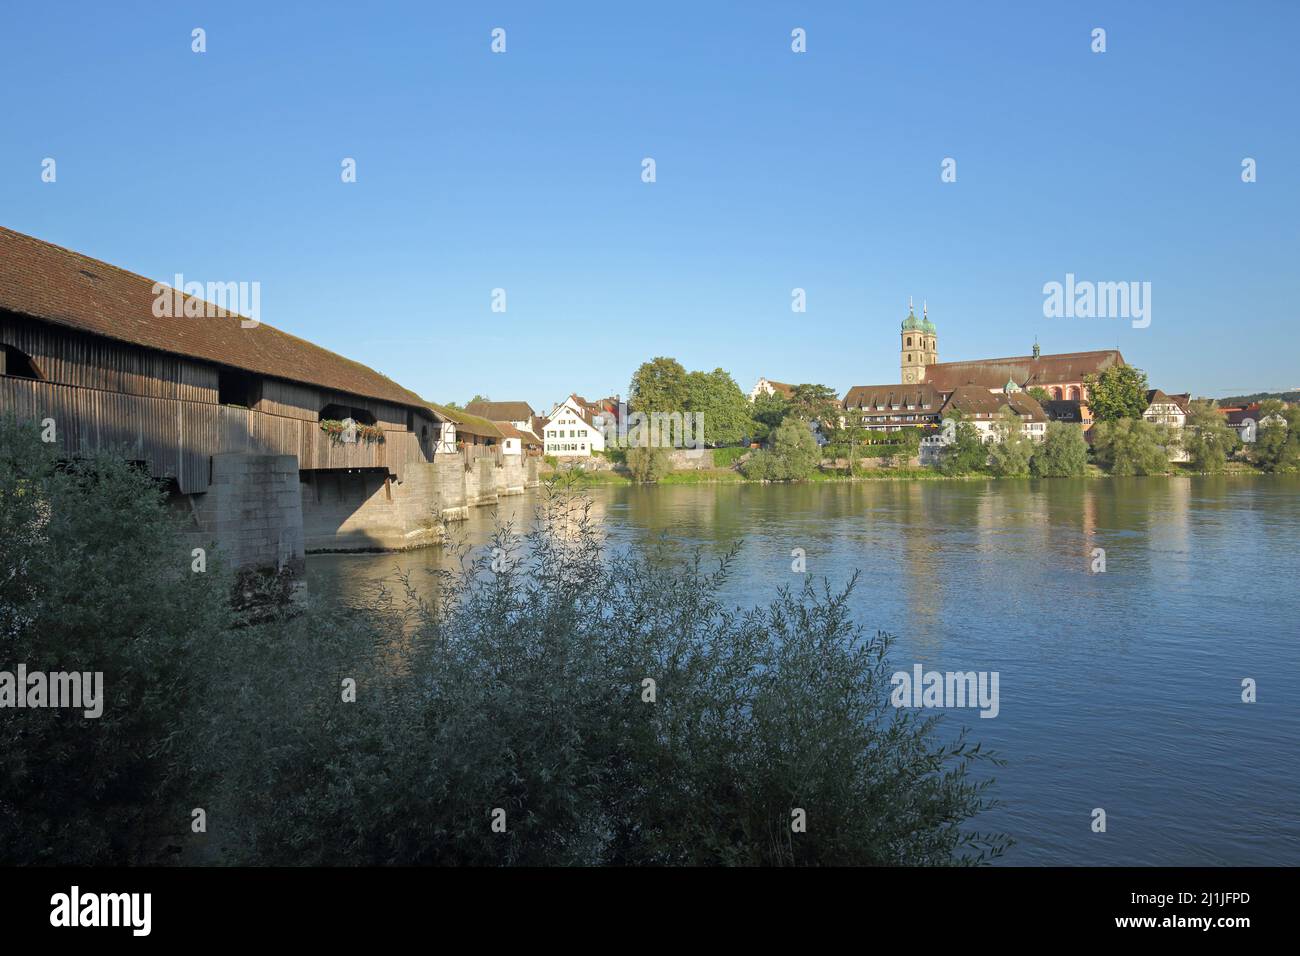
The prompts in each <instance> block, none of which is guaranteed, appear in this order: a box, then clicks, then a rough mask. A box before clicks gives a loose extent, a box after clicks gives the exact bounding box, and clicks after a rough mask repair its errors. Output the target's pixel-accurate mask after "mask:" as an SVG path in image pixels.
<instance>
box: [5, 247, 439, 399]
mask: <svg viewBox="0 0 1300 956" xmlns="http://www.w3.org/2000/svg"><path fill="white" fill-rule="evenodd" d="M154 286H155V282H154V281H153V280H151V279H146V278H145V277H144V276H140V275H136V274H135V273H133V272H127V271H126V270H125V269H119V268H118V267H117V266H112V265H109V264H108V263H106V262H101V261H99V260H98V259H92V258H90V257H89V256H83V255H81V254H80V253H77V252H73V251H71V250H70V249H65V248H63V247H62V246H56V245H54V244H53V243H49V242H43V241H42V240H40V239H36V238H33V237H32V236H28V235H24V234H23V233H21V232H14V231H13V230H12V229H6V228H4V227H3V226H0V309H3V310H8V311H10V312H14V313H17V314H19V315H24V316H28V317H30V318H33V319H39V320H41V321H44V322H49V323H52V324H54V325H62V326H66V327H67V328H71V329H77V330H79V331H81V332H89V333H92V334H94V335H102V336H105V337H107V338H110V339H115V340H117V341H119V342H127V343H129V344H131V345H138V346H141V347H143V348H149V349H155V350H157V351H160V352H168V353H171V354H173V355H181V356H184V357H186V358H191V359H200V360H203V361H206V362H212V363H215V364H218V365H225V366H227V367H231V368H237V369H243V370H245V371H249V372H255V373H258V374H261V375H267V376H271V377H273V378H281V379H287V380H289V381H293V382H301V383H303V384H306V385H314V386H317V387H319V388H327V389H331V390H333V391H338V392H347V393H350V394H353V395H360V396H362V397H365V398H374V399H379V400H381V401H387V402H394V403H396V404H399V405H415V406H419V407H424V404H425V403H424V402H423V401H421V399H420V397H419V396H418V395H416V394H415V393H414V392H410V391H407V390H406V389H404V388H402V386H400V385H398V384H397V383H396V382H394V381H393V380H392V379H390V378H387V377H386V376H384V375H381V374H379V373H378V372H376V371H375V370H374V369H372V368H368V367H366V366H365V365H362V364H361V363H360V362H354V361H352V360H351V359H346V358H344V357H343V356H341V355H336V354H335V353H333V352H330V351H329V350H327V349H323V348H321V347H320V346H319V345H313V344H312V343H311V342H308V341H306V340H304V339H300V338H298V337H297V336H294V335H290V334H289V333H288V332H281V331H280V330H279V329H276V328H272V327H271V326H269V325H267V324H266V323H265V322H262V323H260V324H258V325H257V326H255V327H253V328H242V327H241V324H240V322H241V320H240V317H239V316H238V315H235V314H233V313H228V312H225V311H224V310H221V309H219V308H217V307H216V306H215V305H208V306H207V307H206V308H205V310H204V311H205V315H207V314H210V313H213V312H215V313H216V317H214V318H206V317H205V318H186V317H184V316H181V317H177V318H157V317H155V316H154V314H153V307H154V301H155V299H156V298H157V297H156V296H155V294H154V292H153V288H154ZM188 298H189V297H187V296H182V299H188Z"/></svg>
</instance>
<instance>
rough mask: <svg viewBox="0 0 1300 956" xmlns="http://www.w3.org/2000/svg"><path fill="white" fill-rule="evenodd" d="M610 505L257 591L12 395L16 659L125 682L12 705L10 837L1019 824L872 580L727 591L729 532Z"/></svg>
mask: <svg viewBox="0 0 1300 956" xmlns="http://www.w3.org/2000/svg"><path fill="white" fill-rule="evenodd" d="M590 507H591V501H590V499H589V498H587V497H586V496H584V495H583V494H582V493H581V490H580V489H578V490H575V489H573V488H571V487H566V486H565V485H564V483H558V484H556V485H553V486H548V487H547V488H546V490H545V491H544V493H543V494H542V496H541V500H540V502H539V505H538V509H537V512H536V515H535V518H534V520H533V522H532V523H531V524H530V525H529V527H528V528H526V529H522V531H516V530H514V529H511V528H499V529H498V530H497V532H496V534H495V536H494V538H493V540H492V541H491V542H490V543H489V545H488V546H487V547H485V548H482V549H479V550H478V551H477V552H469V551H467V550H465V549H453V554H454V556H455V557H456V558H458V560H456V561H453V562H451V565H452V567H453V568H454V570H443V571H439V572H436V573H434V580H432V581H427V580H420V581H416V580H412V579H411V578H409V577H405V578H400V579H398V581H397V582H396V584H395V585H394V586H391V587H389V588H381V589H379V590H377V591H376V592H375V593H374V594H373V595H372V596H371V597H370V598H369V599H368V600H366V601H364V602H363V603H361V604H360V605H358V606H350V607H346V608H345V607H341V606H338V605H337V604H335V603H334V602H333V601H332V600H331V598H330V596H320V595H317V596H316V597H315V599H314V600H313V601H311V602H309V604H308V606H307V607H306V608H305V609H291V608H288V607H285V608H279V609H274V610H273V611H272V612H270V613H266V612H263V613H261V614H259V615H258V616H257V617H256V618H253V619H249V618H244V617H241V615H240V613H239V612H237V611H236V610H234V609H233V602H232V600H231V598H232V590H233V589H234V585H235V582H234V580H233V576H232V575H230V574H229V573H227V571H226V570H224V569H223V568H222V567H221V566H220V562H219V561H218V560H217V559H216V555H209V559H208V562H207V566H206V570H202V571H199V570H197V569H196V568H195V566H194V564H193V563H192V559H191V552H190V550H189V546H188V545H187V544H183V543H182V538H181V537H180V533H181V527H182V522H183V517H181V516H177V515H176V514H174V513H173V512H172V511H171V510H170V509H169V507H168V505H167V501H166V496H165V494H164V492H163V490H162V489H161V488H160V487H159V486H158V485H157V484H156V483H155V482H153V481H152V480H151V479H150V478H149V477H148V476H146V475H145V474H143V473H142V472H140V471H138V470H137V469H135V468H134V467H132V466H131V465H130V464H128V463H126V462H124V461H121V460H118V459H114V458H110V457H96V458H94V459H91V460H86V461H77V462H72V463H69V462H60V461H58V460H56V458H55V451H54V447H53V446H52V445H47V444H44V443H42V442H41V441H40V439H39V436H38V434H37V432H36V430H35V429H34V428H30V427H27V426H20V425H17V424H15V423H14V422H13V421H12V420H9V421H0V631H2V632H3V635H4V637H5V640H6V649H7V654H6V659H7V663H9V664H11V665H12V664H16V663H17V662H23V663H25V664H26V666H27V668H28V670H29V671H35V670H42V669H43V670H47V671H74V670H76V671H86V672H102V674H103V688H104V693H103V703H104V705H103V712H102V715H101V716H99V717H98V718H87V717H85V716H83V714H82V713H81V712H80V711H77V712H72V711H69V710H56V709H47V710H33V709H18V708H16V707H12V706H6V707H0V752H2V753H3V754H4V757H5V772H4V773H3V774H0V862H2V863H4V864H6V865H19V864H72V865H85V864H97V865H104V864H127V865H130V864H158V863H167V862H174V863H182V864H254V865H272V864H279V865H313V864H318V865H357V864H381V865H382V864H434V865H439V864H441V865H489V866H496V865H510V864H519V865H554V864H609V865H636V864H686V865H694V864H700V865H812V864H822V865H834V864H845V865H874V864H885V865H889V864H913V865H914V864H938V865H951V864H974V863H981V862H985V861H988V860H990V859H992V858H994V857H997V856H1000V855H1001V854H1002V853H1003V852H1004V850H1005V849H1006V848H1007V847H1008V846H1009V844H1010V840H1009V839H1008V838H1007V837H1006V836H1005V835H1003V834H998V833H984V832H980V831H978V830H975V829H973V828H971V827H970V825H969V824H970V821H971V819H972V817H974V816H975V815H976V814H978V813H980V812H981V811H983V810H985V809H987V808H989V807H990V806H993V805H994V801H993V797H992V787H993V781H992V779H991V778H989V777H988V775H987V772H986V771H985V769H984V768H983V767H980V768H979V770H980V772H979V773H974V772H973V771H974V770H975V769H976V767H977V765H979V764H982V763H983V762H985V761H991V762H992V763H994V764H996V763H997V762H998V761H997V760H996V758H993V757H992V756H991V755H990V754H989V753H988V752H987V751H984V750H982V749H981V748H980V746H979V745H978V744H974V743H971V742H968V740H967V739H966V737H965V735H964V733H958V734H955V735H954V736H948V735H946V734H945V733H944V730H945V728H946V726H947V725H946V724H944V723H943V722H942V718H939V717H935V716H931V715H929V714H926V715H925V716H922V714H923V713H924V712H922V711H917V710H910V709H896V708H895V707H893V706H892V704H891V702H890V692H891V685H890V675H891V673H892V668H891V667H890V666H889V660H888V653H889V650H890V646H891V638H890V637H889V636H888V635H886V634H883V633H878V632H875V631H870V630H867V629H866V628H865V627H864V626H863V625H862V624H861V623H859V622H857V621H855V620H853V618H852V616H851V614H850V611H849V604H850V595H851V594H852V592H853V589H854V587H855V586H856V576H854V577H851V578H850V579H849V580H848V581H847V583H846V584H844V585H843V586H842V587H836V586H832V585H831V584H830V583H829V582H822V583H815V582H814V581H813V580H812V579H811V578H808V579H806V580H805V583H803V584H802V586H801V587H799V588H782V589H779V590H778V589H775V588H774V590H773V594H772V597H771V600H770V602H769V603H768V604H766V605H765V606H758V607H753V608H750V609H736V608H732V607H729V606H726V605H724V604H723V603H722V602H721V600H720V599H719V593H720V588H721V587H722V585H723V584H724V583H725V582H726V580H727V577H728V575H729V574H730V573H731V569H732V567H733V563H734V559H735V554H736V552H735V551H733V552H732V553H731V554H729V555H728V556H726V557H725V558H723V559H722V560H720V561H714V562H710V563H707V564H706V563H705V562H704V561H703V560H702V559H701V558H700V556H699V555H696V556H695V557H693V558H688V559H686V560H683V559H682V558H681V556H680V555H679V554H676V553H674V552H673V551H672V549H671V547H670V543H668V542H663V543H662V544H660V545H658V546H655V547H650V548H645V549H632V550H629V551H626V552H620V553H618V554H611V553H607V552H605V551H604V550H603V545H602V540H603V539H602V536H601V534H600V529H599V528H598V527H596V526H595V525H594V524H593V520H592V518H591V516H590ZM494 549H499V550H495V551H494ZM0 669H3V668H0ZM197 810H201V811H202V819H203V822H204V824H205V826H204V828H202V829H203V832H196V831H195V827H194V822H195V820H196V819H197V817H196V811H197ZM799 819H806V820H807V821H810V822H809V824H808V825H807V827H806V829H796V828H795V826H794V824H793V822H792V821H796V820H799ZM494 824H496V826H494Z"/></svg>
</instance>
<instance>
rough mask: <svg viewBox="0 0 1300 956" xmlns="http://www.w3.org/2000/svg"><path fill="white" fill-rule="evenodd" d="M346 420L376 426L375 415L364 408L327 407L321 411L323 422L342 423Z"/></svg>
mask: <svg viewBox="0 0 1300 956" xmlns="http://www.w3.org/2000/svg"><path fill="white" fill-rule="evenodd" d="M346 418H350V419H352V420H353V421H354V422H356V423H357V424H358V425H374V424H375V416H374V413H373V412H369V411H366V409H364V408H354V407H352V406H351V405H326V406H325V407H324V408H322V409H321V410H320V419H321V421H323V422H341V421H343V420H344V419H346Z"/></svg>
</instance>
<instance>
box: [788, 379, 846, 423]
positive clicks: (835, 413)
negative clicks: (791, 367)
mask: <svg viewBox="0 0 1300 956" xmlns="http://www.w3.org/2000/svg"><path fill="white" fill-rule="evenodd" d="M790 411H791V413H792V414H794V415H797V416H798V417H799V418H802V419H804V421H809V422H812V421H817V422H827V423H832V427H833V423H834V422H838V421H839V417H840V400H839V396H838V395H837V394H836V392H835V390H834V389H832V388H829V387H828V386H826V385H809V384H806V383H805V384H803V385H796V386H795V387H794V394H792V395H791V396H790Z"/></svg>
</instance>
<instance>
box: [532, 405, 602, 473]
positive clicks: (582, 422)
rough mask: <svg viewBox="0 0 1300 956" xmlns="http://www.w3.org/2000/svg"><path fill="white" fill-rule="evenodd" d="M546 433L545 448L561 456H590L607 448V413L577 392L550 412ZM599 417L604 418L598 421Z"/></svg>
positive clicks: (548, 452) (549, 452)
mask: <svg viewBox="0 0 1300 956" xmlns="http://www.w3.org/2000/svg"><path fill="white" fill-rule="evenodd" d="M547 418H548V419H549V421H547V423H546V427H545V428H544V429H543V431H544V432H545V433H546V434H544V435H542V436H541V437H542V439H543V442H544V450H545V453H546V454H548V455H554V456H556V457H557V458H588V457H590V456H591V455H592V454H594V453H595V452H598V451H604V450H605V435H604V432H603V426H604V425H605V422H604V420H603V417H602V416H600V415H598V414H597V413H596V412H594V411H593V410H592V408H591V406H590V405H588V403H586V402H584V401H582V400H581V399H580V398H578V396H576V395H570V396H569V397H568V398H566V399H565V400H564V401H562V402H560V403H559V404H558V405H556V406H555V407H554V408H553V409H551V414H550V415H548V416H547ZM597 418H602V420H601V421H597V420H596V419H597Z"/></svg>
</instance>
